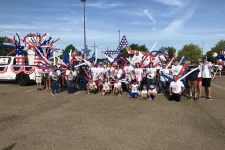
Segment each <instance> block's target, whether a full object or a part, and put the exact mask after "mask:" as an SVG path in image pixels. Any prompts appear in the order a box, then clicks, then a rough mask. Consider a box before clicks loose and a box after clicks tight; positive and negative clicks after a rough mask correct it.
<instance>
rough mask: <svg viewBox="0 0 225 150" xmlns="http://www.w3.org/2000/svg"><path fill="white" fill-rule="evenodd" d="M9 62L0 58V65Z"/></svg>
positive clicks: (7, 59)
mask: <svg viewBox="0 0 225 150" xmlns="http://www.w3.org/2000/svg"><path fill="white" fill-rule="evenodd" d="M8 62H9V58H4V57H3V58H0V65H7V64H8Z"/></svg>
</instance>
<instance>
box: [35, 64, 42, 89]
mask: <svg viewBox="0 0 225 150" xmlns="http://www.w3.org/2000/svg"><path fill="white" fill-rule="evenodd" d="M42 76H43V71H42V69H41V68H40V67H37V68H36V69H35V79H36V83H37V90H38V91H40V90H41V83H42Z"/></svg>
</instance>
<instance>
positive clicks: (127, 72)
mask: <svg viewBox="0 0 225 150" xmlns="http://www.w3.org/2000/svg"><path fill="white" fill-rule="evenodd" d="M123 70H124V72H125V73H126V74H130V73H131V71H132V70H134V67H132V66H125V67H124V69H123Z"/></svg>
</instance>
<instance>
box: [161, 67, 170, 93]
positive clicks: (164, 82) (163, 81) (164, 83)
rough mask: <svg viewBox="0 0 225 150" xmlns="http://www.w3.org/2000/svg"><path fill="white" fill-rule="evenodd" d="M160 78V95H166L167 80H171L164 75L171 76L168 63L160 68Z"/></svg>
mask: <svg viewBox="0 0 225 150" xmlns="http://www.w3.org/2000/svg"><path fill="white" fill-rule="evenodd" d="M159 74H160V79H159V91H160V92H161V93H159V95H164V94H165V93H166V92H167V91H168V85H169V84H167V82H168V81H169V80H168V79H167V78H166V77H165V76H163V74H164V75H168V76H169V69H166V63H163V67H162V69H160V70H159Z"/></svg>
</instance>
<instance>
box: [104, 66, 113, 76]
mask: <svg viewBox="0 0 225 150" xmlns="http://www.w3.org/2000/svg"><path fill="white" fill-rule="evenodd" d="M114 70H115V68H113V67H107V68H105V72H106V73H108V72H110V73H111V74H113V72H114Z"/></svg>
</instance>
